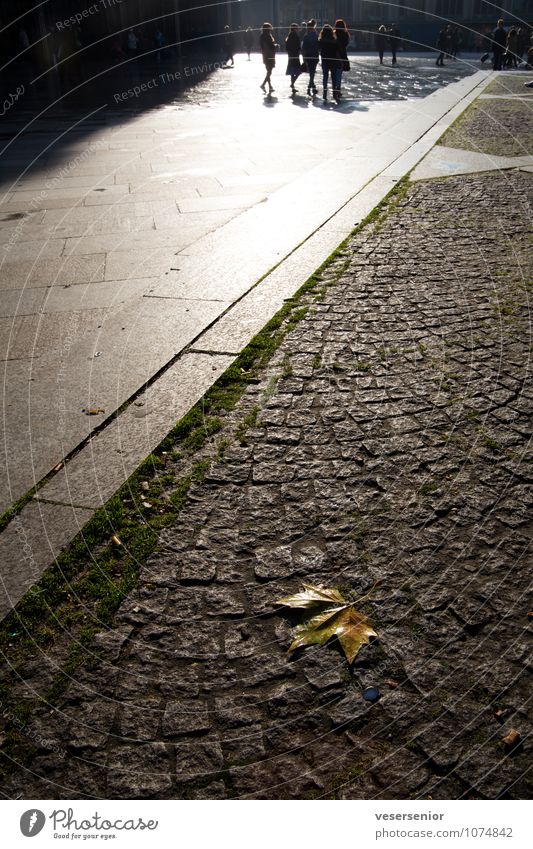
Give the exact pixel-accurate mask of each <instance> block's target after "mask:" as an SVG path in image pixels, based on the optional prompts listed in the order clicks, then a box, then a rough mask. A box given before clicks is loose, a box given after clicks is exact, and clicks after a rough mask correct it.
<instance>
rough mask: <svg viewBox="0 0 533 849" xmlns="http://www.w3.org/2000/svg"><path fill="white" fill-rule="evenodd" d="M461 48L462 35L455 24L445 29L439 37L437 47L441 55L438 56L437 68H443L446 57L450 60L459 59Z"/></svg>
mask: <svg viewBox="0 0 533 849" xmlns="http://www.w3.org/2000/svg"><path fill="white" fill-rule="evenodd" d="M460 46H461V33H460V32H459V27H456V26H454V25H453V24H448V26H445V27H443V28H442V29H441V30H440V32H439V34H438V36H437V43H436V47H437V50H438V51H439V55H438V56H437V61H436V62H435V65H437V67H442V66H443V65H444V59H445V58H446V57H447V58H448V59H457V51H458V50H459V47H460Z"/></svg>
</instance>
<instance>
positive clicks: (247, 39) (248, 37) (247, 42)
mask: <svg viewBox="0 0 533 849" xmlns="http://www.w3.org/2000/svg"><path fill="white" fill-rule="evenodd" d="M253 41H254V34H253V32H252V27H248V28H247V29H246V32H245V33H244V49H245V50H246V52H247V54H248V61H250V53H251V52H252V44H253Z"/></svg>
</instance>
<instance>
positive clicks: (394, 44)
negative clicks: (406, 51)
mask: <svg viewBox="0 0 533 849" xmlns="http://www.w3.org/2000/svg"><path fill="white" fill-rule="evenodd" d="M399 42H400V30H399V29H398V27H397V26H396V24H392V26H391V28H390V30H389V44H390V49H391V53H392V64H393V65H396V51H397V50H398V45H399Z"/></svg>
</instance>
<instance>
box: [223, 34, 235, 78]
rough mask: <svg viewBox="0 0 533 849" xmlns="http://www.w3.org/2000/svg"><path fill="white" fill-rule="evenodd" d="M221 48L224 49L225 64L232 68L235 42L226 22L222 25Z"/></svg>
mask: <svg viewBox="0 0 533 849" xmlns="http://www.w3.org/2000/svg"><path fill="white" fill-rule="evenodd" d="M222 48H223V50H224V64H225V65H226V66H228V65H229V67H230V68H233V66H234V65H235V58H234V54H235V42H234V39H233V33H232V32H231V30H230V28H229V26H228V24H226V26H225V27H224V35H223V37H222Z"/></svg>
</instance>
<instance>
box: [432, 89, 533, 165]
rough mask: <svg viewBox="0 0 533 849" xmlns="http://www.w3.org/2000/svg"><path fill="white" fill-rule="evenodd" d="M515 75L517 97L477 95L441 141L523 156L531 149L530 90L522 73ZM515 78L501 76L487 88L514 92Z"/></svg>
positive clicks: (532, 113) (532, 115) (532, 96)
mask: <svg viewBox="0 0 533 849" xmlns="http://www.w3.org/2000/svg"><path fill="white" fill-rule="evenodd" d="M518 79H519V84H520V86H521V91H520V95H521V97H520V99H517V98H515V97H514V96H512V97H509V99H504V98H502V99H499V98H498V99H488V98H486V99H485V98H480V99H479V100H477V101H476V102H475V103H474V104H473V106H471V108H470V109H468V110H467V111H466V112H465V113H463V115H462V116H461V117H460V118H459V120H458V121H456V122H455V124H453V125H452V126H451V127H450V129H449V130H448V132H446V133H445V134H444V136H443V137H442V138H441V140H440V141H441V143H442V144H445V145H446V146H447V147H458V148H462V149H463V150H475V151H477V152H479V153H492V154H494V155H495V156H526V155H527V154H528V153H530V152H531V150H532V149H533V108H532V107H533V92H532V90H531V89H526V88H524V80H525V79H526V78H525V77H524V76H521V77H519V78H518ZM515 80H516V78H513V77H507V76H503V77H500V78H498V79H496V80H495V81H494V83H491V86H492V88H489V89H488V91H489V92H490V93H491V94H510V95H513V92H514V88H513V82H514V81H515ZM522 98H523V99H522ZM524 101H525V102H524ZM524 106H525V108H524Z"/></svg>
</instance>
